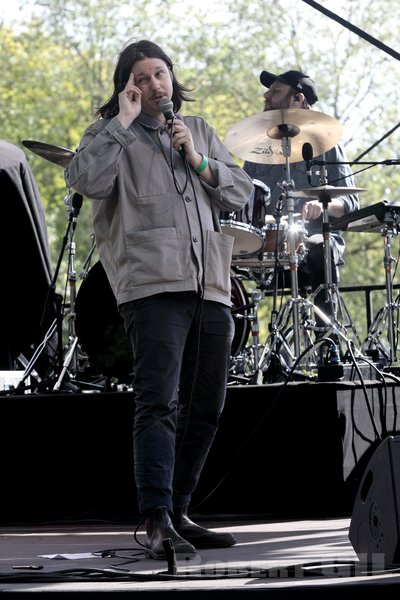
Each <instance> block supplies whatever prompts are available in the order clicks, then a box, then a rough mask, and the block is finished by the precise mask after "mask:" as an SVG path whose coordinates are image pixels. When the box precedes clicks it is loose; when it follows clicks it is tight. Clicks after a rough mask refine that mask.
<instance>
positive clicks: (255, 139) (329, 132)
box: [225, 108, 342, 164]
mask: <svg viewBox="0 0 400 600" xmlns="http://www.w3.org/2000/svg"><path fill="white" fill-rule="evenodd" d="M341 137H342V126H341V125H340V123H339V122H338V121H337V120H336V119H335V118H334V117H330V116H329V115H326V114H325V113H322V112H318V111H315V110H307V109H304V108H285V109H277V110H267V111H264V112H262V113H257V114H255V115H253V116H251V117H247V118H246V119H243V120H242V121H240V122H239V123H237V124H236V125H234V126H233V127H231V128H230V129H229V130H228V132H227V134H226V136H225V145H226V147H227V148H228V150H229V151H230V152H232V154H235V155H236V156H238V157H239V158H241V159H243V160H248V161H250V162H254V163H272V164H274V163H276V164H281V163H285V162H286V160H288V161H289V162H299V161H301V160H303V156H302V149H303V144H305V143H306V142H308V143H310V144H311V146H312V150H313V155H314V156H319V155H320V154H323V153H324V152H327V151H328V150H330V149H331V148H333V147H334V146H335V145H336V144H337V143H338V142H339V141H340V139H341ZM284 138H285V139H286V138H289V140H290V145H289V144H288V146H289V148H288V151H287V150H286V148H285V152H284V151H283V148H282V140H283V139H284ZM284 143H286V142H284ZM285 154H288V158H287V159H286V156H285Z"/></svg>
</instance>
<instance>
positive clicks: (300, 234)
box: [232, 221, 307, 271]
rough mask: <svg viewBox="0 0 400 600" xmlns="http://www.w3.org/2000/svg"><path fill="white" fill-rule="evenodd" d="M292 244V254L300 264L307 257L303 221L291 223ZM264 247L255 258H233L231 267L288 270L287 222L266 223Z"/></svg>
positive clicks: (288, 242)
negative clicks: (279, 268) (293, 253)
mask: <svg viewBox="0 0 400 600" xmlns="http://www.w3.org/2000/svg"><path fill="white" fill-rule="evenodd" d="M292 227H293V242H294V252H295V254H297V260H298V263H301V262H302V261H303V260H304V259H305V258H306V256H307V247H306V241H307V231H306V229H305V227H304V223H303V221H298V222H295V223H293V225H292ZM263 233H264V239H265V242H264V246H263V249H262V251H260V252H259V253H258V254H257V256H243V257H234V258H233V260H232V265H234V266H242V267H246V268H250V269H253V270H254V269H257V268H262V269H263V270H266V271H273V269H274V268H275V265H279V266H281V267H283V268H284V269H289V268H290V254H291V252H290V241H291V240H290V236H289V227H288V223H287V221H283V222H281V223H280V224H279V227H278V225H277V224H276V223H268V224H267V225H264V227H263Z"/></svg>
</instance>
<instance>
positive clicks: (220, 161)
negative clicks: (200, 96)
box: [185, 117, 253, 212]
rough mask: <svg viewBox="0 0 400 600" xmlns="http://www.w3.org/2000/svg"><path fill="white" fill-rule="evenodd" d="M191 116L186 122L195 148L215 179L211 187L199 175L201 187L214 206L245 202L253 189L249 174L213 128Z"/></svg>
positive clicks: (228, 207) (235, 206) (239, 205)
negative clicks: (205, 159)
mask: <svg viewBox="0 0 400 600" xmlns="http://www.w3.org/2000/svg"><path fill="white" fill-rule="evenodd" d="M191 119H192V120H190V118H189V119H188V122H187V125H188V127H190V129H191V131H192V136H193V141H194V144H195V147H196V150H197V151H198V152H202V153H203V154H205V155H207V157H208V161H209V165H210V169H211V171H212V172H213V174H214V176H215V178H216V180H217V185H216V186H215V187H212V186H210V185H209V184H208V183H207V182H206V181H205V180H204V179H202V178H201V177H200V181H201V183H202V185H203V187H204V188H205V189H206V191H207V194H208V195H209V196H210V198H211V199H212V201H213V203H214V205H215V206H216V207H217V208H218V209H220V210H225V211H226V210H227V211H234V212H235V211H238V210H240V209H241V208H243V206H244V205H245V204H247V202H248V201H249V199H250V196H251V193H252V191H253V182H252V179H251V177H250V176H249V175H248V174H247V173H245V171H244V170H243V169H242V167H240V166H239V165H237V164H236V163H235V162H234V161H233V159H232V157H231V155H230V153H229V152H228V150H227V148H226V146H225V145H224V144H223V142H222V141H221V140H220V138H219V137H218V135H217V134H216V132H215V130H214V129H213V127H211V126H210V125H209V124H208V123H207V122H206V121H205V120H204V119H202V118H201V117H192V118H191ZM185 120H186V119H185Z"/></svg>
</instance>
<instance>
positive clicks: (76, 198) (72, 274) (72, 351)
mask: <svg viewBox="0 0 400 600" xmlns="http://www.w3.org/2000/svg"><path fill="white" fill-rule="evenodd" d="M70 197H71V194H68V196H67V199H68V212H69V227H68V235H69V241H68V250H69V254H68V285H69V310H68V312H67V315H66V316H67V321H68V345H67V348H68V351H67V354H66V356H65V359H64V361H63V368H62V370H61V373H60V375H59V377H58V379H57V381H56V383H55V384H54V387H53V390H56V391H57V390H59V389H60V388H61V384H62V382H63V379H64V377H65V375H66V373H67V370H68V369H70V372H71V374H72V376H76V375H77V373H78V344H77V341H78V340H77V336H76V327H75V322H76V314H75V302H76V271H75V250H76V244H75V241H74V233H75V229H76V223H77V217H78V214H79V211H80V207H81V206H82V200H83V198H82V196H81V195H80V194H77V193H75V194H73V196H72V198H71V200H70V203H69V199H70ZM71 365H72V367H71Z"/></svg>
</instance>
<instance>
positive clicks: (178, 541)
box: [144, 506, 198, 560]
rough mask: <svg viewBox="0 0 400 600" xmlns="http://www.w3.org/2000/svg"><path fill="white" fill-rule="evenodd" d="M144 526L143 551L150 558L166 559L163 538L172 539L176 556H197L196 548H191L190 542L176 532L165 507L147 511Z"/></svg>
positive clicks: (189, 557)
mask: <svg viewBox="0 0 400 600" xmlns="http://www.w3.org/2000/svg"><path fill="white" fill-rule="evenodd" d="M145 526H146V538H145V541H144V545H145V553H146V554H147V555H148V556H150V557H151V558H155V559H158V560H165V559H166V555H165V551H164V546H163V540H165V539H167V538H170V539H171V540H172V543H173V545H174V549H175V554H176V556H177V558H180V559H191V558H195V557H197V556H198V555H197V552H196V548H193V546H192V545H191V544H189V543H188V542H187V541H186V540H184V539H183V538H181V536H180V535H178V534H177V532H176V531H175V529H174V527H173V525H172V522H171V519H170V516H169V514H168V510H167V509H166V508H165V507H163V506H162V507H160V508H155V509H154V510H153V511H151V512H150V513H148V514H147V515H146V516H145Z"/></svg>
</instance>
